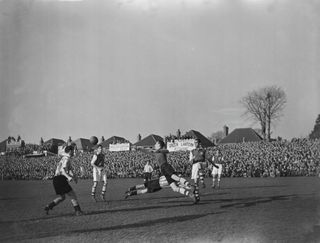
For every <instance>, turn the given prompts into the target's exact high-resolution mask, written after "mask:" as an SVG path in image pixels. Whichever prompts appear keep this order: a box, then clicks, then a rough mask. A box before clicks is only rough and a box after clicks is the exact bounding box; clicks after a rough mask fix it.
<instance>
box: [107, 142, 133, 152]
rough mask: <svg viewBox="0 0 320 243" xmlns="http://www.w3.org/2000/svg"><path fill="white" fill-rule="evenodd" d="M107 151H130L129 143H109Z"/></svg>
mask: <svg viewBox="0 0 320 243" xmlns="http://www.w3.org/2000/svg"><path fill="white" fill-rule="evenodd" d="M109 151H130V143H116V144H109Z"/></svg>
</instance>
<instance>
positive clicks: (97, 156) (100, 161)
mask: <svg viewBox="0 0 320 243" xmlns="http://www.w3.org/2000/svg"><path fill="white" fill-rule="evenodd" d="M104 160H105V156H104V154H103V152H102V145H101V144H100V145H98V147H97V149H96V151H95V153H94V155H93V157H92V160H91V165H92V173H93V185H92V188H91V197H92V199H93V200H94V201H95V202H97V199H96V189H97V186H98V182H99V181H101V180H102V181H103V185H102V190H101V195H100V197H101V200H102V201H105V200H106V199H105V194H106V191H107V184H108V182H107V172H106V169H105V161H104Z"/></svg>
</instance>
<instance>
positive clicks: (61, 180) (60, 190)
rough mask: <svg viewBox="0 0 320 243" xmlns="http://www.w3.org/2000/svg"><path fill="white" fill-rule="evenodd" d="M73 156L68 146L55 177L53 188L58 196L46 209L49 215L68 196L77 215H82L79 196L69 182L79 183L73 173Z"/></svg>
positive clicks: (70, 147) (71, 148) (71, 149)
mask: <svg viewBox="0 0 320 243" xmlns="http://www.w3.org/2000/svg"><path fill="white" fill-rule="evenodd" d="M72 156H73V147H72V146H66V147H65V149H64V153H63V157H62V159H61V160H60V162H59V163H58V166H57V169H56V172H55V176H54V177H53V187H54V190H55V192H56V194H57V195H58V197H57V198H56V199H54V200H53V201H52V202H51V203H49V204H48V205H47V206H46V207H45V208H44V210H45V212H46V214H49V211H50V210H52V209H53V208H54V207H55V206H57V205H58V204H59V203H61V202H63V201H64V200H65V198H66V196H65V195H66V194H67V195H68V196H69V197H70V198H71V203H72V205H73V207H74V210H75V214H76V215H82V214H83V212H82V211H81V208H80V205H79V203H78V199H77V196H76V194H75V192H74V191H73V189H72V188H71V186H70V185H69V183H68V181H72V180H73V181H74V182H75V183H77V181H78V180H77V177H76V175H75V174H74V172H73V171H72V166H71V161H70V158H71V157H72Z"/></svg>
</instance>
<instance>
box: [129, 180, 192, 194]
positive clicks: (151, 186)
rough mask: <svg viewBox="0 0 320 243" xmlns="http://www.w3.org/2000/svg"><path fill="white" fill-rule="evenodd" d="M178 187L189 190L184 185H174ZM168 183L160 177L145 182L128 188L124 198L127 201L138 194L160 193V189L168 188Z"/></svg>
mask: <svg viewBox="0 0 320 243" xmlns="http://www.w3.org/2000/svg"><path fill="white" fill-rule="evenodd" d="M176 184H177V186H178V187H184V188H185V189H187V190H191V188H190V187H187V186H185V185H182V184H180V183H176ZM169 187H170V186H169V183H168V181H167V179H166V177H165V176H160V177H159V178H156V179H152V180H149V181H145V183H143V184H138V185H135V186H132V187H130V188H129V189H128V190H127V191H126V192H125V194H126V196H125V198H126V199H127V198H128V197H130V196H134V195H140V194H145V193H153V192H157V191H160V190H161V189H164V188H169Z"/></svg>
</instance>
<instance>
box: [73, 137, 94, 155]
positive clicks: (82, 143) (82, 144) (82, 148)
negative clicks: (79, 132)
mask: <svg viewBox="0 0 320 243" xmlns="http://www.w3.org/2000/svg"><path fill="white" fill-rule="evenodd" d="M72 144H75V145H76V150H77V151H79V152H88V151H91V150H92V148H93V146H94V145H92V144H91V143H90V140H89V139H87V138H78V139H76V140H74V141H72Z"/></svg>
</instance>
